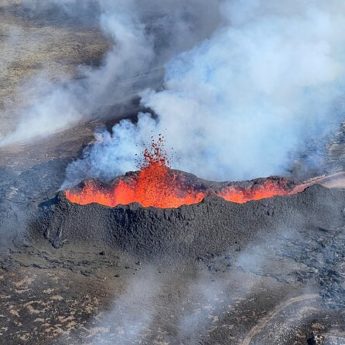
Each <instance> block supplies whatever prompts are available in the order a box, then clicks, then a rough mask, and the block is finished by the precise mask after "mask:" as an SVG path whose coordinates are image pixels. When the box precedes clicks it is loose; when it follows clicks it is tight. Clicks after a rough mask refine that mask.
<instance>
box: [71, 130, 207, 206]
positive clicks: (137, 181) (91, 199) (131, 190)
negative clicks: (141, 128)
mask: <svg viewBox="0 0 345 345" xmlns="http://www.w3.org/2000/svg"><path fill="white" fill-rule="evenodd" d="M163 141H164V140H163V137H161V136H160V137H159V139H158V140H157V141H156V142H155V141H152V143H151V148H150V149H145V150H144V154H143V156H144V159H143V161H142V162H141V164H140V170H139V172H138V173H137V174H135V175H133V176H131V177H127V178H126V177H123V178H120V179H118V180H117V181H116V182H115V184H114V185H113V186H112V187H110V188H101V187H99V186H97V184H96V183H95V182H94V181H88V182H86V183H85V185H84V187H83V188H82V189H81V190H80V191H76V190H68V191H66V197H67V199H68V200H69V201H71V202H73V203H77V204H80V205H87V204H91V203H98V204H102V205H105V206H111V207H114V206H117V205H128V204H131V203H135V202H137V203H139V204H141V205H142V206H144V207H150V206H153V207H158V208H176V207H179V206H181V205H191V204H196V203H199V202H200V201H202V200H203V198H204V197H205V194H204V193H203V192H201V191H197V190H194V189H193V187H192V186H188V184H187V183H185V181H183V180H181V177H180V176H177V174H176V173H175V172H174V171H173V170H171V169H170V168H169V162H168V159H167V155H166V153H165V151H164V148H163V146H164V145H163Z"/></svg>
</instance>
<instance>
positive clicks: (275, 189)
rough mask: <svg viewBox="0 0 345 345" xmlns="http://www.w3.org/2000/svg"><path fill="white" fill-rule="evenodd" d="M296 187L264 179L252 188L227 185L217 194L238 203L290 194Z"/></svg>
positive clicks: (295, 190)
mask: <svg viewBox="0 0 345 345" xmlns="http://www.w3.org/2000/svg"><path fill="white" fill-rule="evenodd" d="M297 192H298V191H297V189H289V188H288V187H287V185H286V184H284V183H282V182H280V181H276V180H266V181H263V182H262V183H260V184H255V185H254V186H253V187H252V188H241V187H238V186H229V187H227V188H225V189H223V190H222V191H220V192H218V193H217V194H218V195H219V196H220V197H222V198H223V199H225V200H227V201H231V202H235V203H238V204H244V203H246V202H248V201H251V200H261V199H267V198H272V197H274V196H283V195H291V194H295V193H297Z"/></svg>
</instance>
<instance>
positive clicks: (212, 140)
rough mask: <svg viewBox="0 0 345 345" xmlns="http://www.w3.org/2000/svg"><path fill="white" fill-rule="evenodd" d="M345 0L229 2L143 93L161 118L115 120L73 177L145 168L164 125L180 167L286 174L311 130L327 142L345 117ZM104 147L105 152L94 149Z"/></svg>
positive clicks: (233, 175)
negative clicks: (208, 30) (219, 20)
mask: <svg viewBox="0 0 345 345" xmlns="http://www.w3.org/2000/svg"><path fill="white" fill-rule="evenodd" d="M344 7H345V4H344V3H343V2H342V1H340V0H332V1H328V2H327V3H326V2H324V1H321V0H315V1H297V0H296V1H295V0H294V1H290V0H289V1H287V0H286V1H279V2H277V1H273V0H269V1H260V0H246V1H240V0H234V1H225V2H222V3H221V4H220V8H221V13H222V14H223V16H224V21H226V22H227V23H228V24H227V25H226V26H225V27H223V26H222V27H221V28H220V29H219V30H217V31H216V32H215V33H214V34H213V35H212V36H211V37H210V38H208V39H206V40H204V41H203V42H202V43H201V44H198V45H196V46H195V47H194V48H193V49H191V50H190V51H188V52H185V53H182V54H180V55H179V56H177V57H175V58H173V59H171V61H170V62H169V63H168V64H167V65H166V73H165V81H164V89H163V90H161V91H158V92H157V91H155V90H152V89H151V90H149V89H148V90H146V91H144V92H142V93H141V96H142V104H143V105H144V106H146V107H149V108H151V109H152V110H153V111H154V112H155V114H157V118H155V119H154V120H153V119H151V118H150V115H141V117H140V119H139V122H138V124H137V125H130V124H128V123H122V124H119V125H117V126H115V127H114V128H113V133H112V134H111V137H110V136H109V135H108V134H105V135H106V136H108V139H107V143H106V144H105V142H104V141H103V140H101V141H100V142H97V143H96V144H95V146H94V147H93V148H92V149H91V152H86V153H85V160H83V161H81V162H76V163H74V164H73V165H72V166H71V167H70V168H69V169H68V176H67V177H68V178H67V180H68V181H74V182H76V178H75V177H76V176H75V175H74V176H72V177H71V178H70V176H71V171H72V170H73V169H74V171H76V170H75V169H80V170H81V171H84V172H85V171H86V170H89V171H90V173H86V176H85V175H84V176H80V177H81V178H82V177H92V176H96V177H97V176H104V177H108V178H109V177H110V176H111V175H112V176H115V175H117V174H119V173H122V172H123V171H124V170H135V169H136V166H135V157H134V155H133V154H132V153H133V152H135V153H136V154H140V152H141V151H142V146H140V145H138V143H145V142H147V141H148V135H150V136H151V135H156V136H157V135H158V133H162V134H163V135H164V136H165V139H166V144H167V147H168V148H170V147H173V150H174V159H173V161H172V165H173V167H174V168H178V169H182V170H185V171H188V172H192V173H195V174H197V175H199V176H200V177H204V178H208V179H217V180H222V179H226V180H228V179H249V178H253V177H258V176H267V175H274V174H282V173H284V172H285V171H286V169H287V167H288V166H289V164H290V163H291V161H292V159H293V158H294V157H295V154H296V152H297V151H298V150H299V149H301V148H303V147H305V145H306V143H308V142H310V140H311V139H314V140H316V141H318V142H319V143H320V144H321V142H322V140H323V138H324V137H325V136H326V135H328V134H329V133H330V131H331V130H332V129H334V128H335V125H336V124H337V123H339V121H341V120H343V119H344V105H343V104H344V103H343V101H342V95H343V93H344V81H345V69H344V63H345V54H344V53H345V52H344V46H345V39H344V35H343V32H344V29H345V15H344V12H343V10H344ZM153 122H154V123H153ZM134 133H135V136H136V137H135V138H133V137H132V134H134ZM111 138H112V139H111ZM119 138H121V139H119ZM122 138H124V139H122ZM99 150H102V152H104V155H99V154H95V155H94V153H95V152H96V151H99ZM124 160H125V162H124ZM86 167H88V169H86ZM89 168H90V169H89ZM124 168H125V169H124ZM72 175H73V174H72Z"/></svg>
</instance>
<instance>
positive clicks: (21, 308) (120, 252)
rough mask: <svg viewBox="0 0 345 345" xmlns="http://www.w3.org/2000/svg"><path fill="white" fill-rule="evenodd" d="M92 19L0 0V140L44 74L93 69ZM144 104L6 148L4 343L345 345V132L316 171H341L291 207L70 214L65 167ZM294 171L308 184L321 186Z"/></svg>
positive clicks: (1, 285) (1, 247) (1, 262)
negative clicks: (101, 130)
mask: <svg viewBox="0 0 345 345" xmlns="http://www.w3.org/2000/svg"><path fill="white" fill-rule="evenodd" d="M81 18H82V17H81ZM91 19H92V18H91ZM90 23H92V20H90V18H88V20H87V25H85V22H83V20H81V21H78V20H76V18H73V20H71V19H70V18H69V17H65V16H64V14H63V13H56V12H54V13H49V11H48V13H46V12H45V13H44V15H42V13H41V12H39V14H38V15H37V13H36V15H33V13H32V12H31V11H30V10H29V9H27V8H26V7H25V6H24V7H23V2H22V1H20V0H15V1H10V0H2V1H1V0H0V48H1V56H0V66H1V68H0V85H1V87H0V121H1V126H0V127H1V128H0V134H4V133H7V132H8V131H10V130H12V129H13V128H14V127H15V124H16V121H17V120H18V118H17V117H16V116H17V114H19V113H20V112H18V111H17V110H18V109H20V108H23V107H25V106H27V105H28V103H30V102H31V101H32V99H31V98H30V94H31V92H33V91H34V90H32V89H31V88H30V87H28V85H30V83H29V84H28V83H27V81H28V80H31V79H32V78H33V77H36V76H37V72H41V71H42V70H44V73H45V75H47V76H49V78H50V79H51V80H55V79H60V78H62V77H66V78H72V77H77V76H78V68H79V66H80V65H84V64H87V65H89V66H94V65H97V64H99V63H100V61H101V59H102V57H103V56H104V54H105V53H106V51H107V49H108V47H109V42H108V40H107V39H106V38H105V37H104V36H103V35H102V34H101V32H100V30H99V28H98V27H97V26H96V25H95V26H92V25H91V26H90ZM33 42H35V44H33ZM14 57H15V58H14ZM43 67H44V68H43ZM137 106H138V104H137V103H136V102H135V101H134V102H133V103H131V104H129V107H127V105H126V106H124V107H123V108H121V111H120V113H121V114H117V117H116V118H115V117H112V116H107V118H106V120H104V116H98V115H100V114H96V115H97V116H95V118H94V120H92V121H91V120H88V121H86V122H85V123H81V124H79V125H78V126H77V127H74V128H70V129H68V130H66V131H62V132H59V133H56V134H55V135H53V136H51V137H49V138H48V139H40V140H37V141H35V142H30V143H21V144H16V145H11V146H7V147H2V148H0V344H4V345H17V344H19V345H20V344H23V345H24V344H25V345H26V344H29V345H54V344H55V345H66V344H68V345H74V344H85V345H102V344H112V345H113V344H119V345H125V344H126V345H127V344H147V345H170V344H171V345H175V344H176V345H177V344H179V345H180V344H185V345H194V344H195V345H196V344H204V345H206V344H209V345H211V344H212V345H222V344H234V345H308V344H309V345H310V344H323V345H331V344H332V345H336V344H345V333H344V329H345V321H344V320H345V315H344V313H345V308H344V300H345V258H344V256H345V252H344V246H345V211H344V210H345V191H344V186H345V178H344V174H343V172H342V170H343V163H342V162H343V155H344V154H343V153H344V145H343V144H344V143H343V133H342V132H343V128H341V130H340V132H339V134H338V135H335V136H334V138H333V139H332V140H331V144H330V145H329V146H328V148H327V149H328V153H329V154H328V155H327V156H326V159H325V161H326V162H327V166H323V167H322V169H319V170H317V172H318V173H319V172H320V171H325V172H327V173H330V172H334V171H340V173H339V174H332V175H331V176H326V177H320V178H317V179H315V180H314V182H313V185H312V186H310V187H309V188H307V189H306V190H305V191H304V192H301V193H299V194H296V195H290V196H284V197H275V198H271V199H265V200H259V201H251V202H248V203H246V204H242V205H240V204H234V203H230V202H227V201H225V200H223V199H221V198H219V197H216V196H214V195H213V196H208V197H207V198H206V199H205V200H203V201H202V202H201V203H200V204H195V205H191V206H182V207H180V208H176V209H156V208H143V207H141V206H140V205H138V204H132V205H128V206H119V207H116V208H109V207H104V206H101V205H95V204H92V205H86V206H80V205H76V204H71V203H70V202H68V200H66V198H65V195H64V192H63V191H61V190H60V187H61V185H62V183H63V181H64V179H65V169H66V166H67V165H68V163H69V162H71V161H72V160H73V159H75V158H76V157H79V156H80V154H81V152H82V150H83V148H84V147H85V146H86V145H88V144H90V142H91V141H92V140H93V131H94V128H96V127H98V126H100V125H105V126H111V125H112V124H114V123H115V122H116V121H118V119H119V116H118V115H120V116H123V117H128V116H132V114H133V113H134V112H133V109H136V108H137ZM110 113H111V112H110ZM102 115H104V114H102ZM108 115H109V114H108ZM296 166H297V167H298V169H297V168H296V169H297V170H298V171H296V173H295V171H294V169H292V170H291V171H292V172H293V173H292V175H293V177H296V176H297V177H298V179H299V180H303V179H304V178H305V177H310V176H314V175H315V174H316V172H315V171H307V172H306V171H305V170H304V168H303V158H302V159H301V160H300V161H298V162H297V163H296ZM290 177H291V176H290ZM195 181H197V179H196V180H195ZM200 183H201V182H200ZM202 183H205V181H203V182H202ZM248 183H249V182H246V183H245V184H248Z"/></svg>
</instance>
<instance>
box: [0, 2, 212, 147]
mask: <svg viewBox="0 0 345 345" xmlns="http://www.w3.org/2000/svg"><path fill="white" fill-rule="evenodd" d="M182 4H183V2H182V1H178V2H176V1H172V0H165V1H160V2H156V1H154V0H148V1H145V3H143V2H141V1H137V0H129V1H128V0H126V1H125V0H116V1H110V0H98V1H97V0H87V1H85V2H81V1H77V0H63V1H57V0H49V1H44V2H42V1H34V0H31V1H30V0H25V1H24V2H23V8H24V9H25V10H26V11H27V12H29V13H30V17H33V18H35V16H36V17H38V18H41V17H42V18H43V17H44V16H46V15H47V13H51V12H52V11H53V12H54V15H55V16H56V18H59V16H60V17H61V18H64V19H66V17H67V18H70V19H71V20H72V21H73V22H74V21H78V22H80V23H82V24H87V23H89V24H90V25H91V24H92V25H94V22H96V23H97V22H98V24H99V26H100V29H101V30H102V32H103V33H104V35H105V36H106V37H107V38H108V39H109V41H110V43H111V49H110V50H109V52H108V53H107V54H106V56H105V57H104V59H103V62H102V65H101V66H100V67H99V68H90V67H86V66H80V68H79V78H78V79H77V80H69V79H66V78H64V77H61V80H60V81H59V82H58V83H56V82H51V81H49V79H48V78H47V76H46V73H45V71H41V73H40V74H39V75H38V76H37V77H36V78H34V80H32V81H31V83H30V86H34V88H35V89H36V92H35V95H33V96H32V95H31V97H32V98H33V101H32V102H31V105H30V106H29V107H28V108H26V109H24V110H22V109H21V110H20V114H16V116H19V118H21V120H20V121H19V123H18V125H17V128H16V129H15V131H14V132H12V133H8V134H7V135H6V136H5V137H4V138H2V139H1V138H0V146H4V145H8V144H12V143H15V142H18V141H28V140H31V139H35V138H37V137H43V136H48V135H50V134H52V133H55V132H56V131H59V130H63V129H66V128H68V127H70V126H72V125H75V124H76V123H78V122H79V121H82V120H85V119H89V118H90V117H95V116H98V117H99V116H102V115H104V114H105V113H106V112H107V111H109V109H110V107H113V106H114V105H122V104H124V103H126V102H129V101H130V100H131V99H133V98H134V97H135V96H136V95H137V94H138V93H139V92H140V91H142V90H144V89H145V88H147V87H154V88H156V87H157V86H158V85H159V84H160V82H161V79H162V65H163V64H164V62H165V61H167V59H170V58H171V57H172V56H174V55H175V54H176V53H177V52H180V51H182V50H184V49H189V48H190V47H192V46H193V45H194V44H195V42H196V41H198V40H200V39H202V38H204V37H205V36H207V35H208V33H209V32H212V30H213V28H214V27H215V26H216V25H217V23H218V11H217V5H216V4H217V2H215V5H213V6H209V5H207V1H204V0H192V1H189V2H188V4H185V5H182ZM95 17H96V19H95ZM54 18H55V17H54ZM24 88H25V87H24ZM118 115H119V116H121V115H122V114H118Z"/></svg>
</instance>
